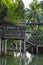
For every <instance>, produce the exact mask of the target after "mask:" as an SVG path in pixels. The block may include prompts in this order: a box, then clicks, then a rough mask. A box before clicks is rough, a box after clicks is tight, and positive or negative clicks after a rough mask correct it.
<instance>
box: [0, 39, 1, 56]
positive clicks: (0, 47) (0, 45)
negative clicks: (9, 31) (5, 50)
mask: <svg viewBox="0 0 43 65" xmlns="http://www.w3.org/2000/svg"><path fill="white" fill-rule="evenodd" d="M0 55H1V39H0Z"/></svg>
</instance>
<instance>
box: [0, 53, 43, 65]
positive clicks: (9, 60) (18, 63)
mask: <svg viewBox="0 0 43 65" xmlns="http://www.w3.org/2000/svg"><path fill="white" fill-rule="evenodd" d="M26 54H27V55H29V56H28V58H27V55H26V56H24V55H23V56H21V57H20V56H19V54H18V56H17V57H16V56H14V54H12V55H7V56H2V57H1V56H0V65H43V55H32V54H30V53H28V52H26Z"/></svg>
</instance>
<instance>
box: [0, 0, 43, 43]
mask: <svg viewBox="0 0 43 65" xmlns="http://www.w3.org/2000/svg"><path fill="white" fill-rule="evenodd" d="M26 20H28V22H38V23H40V22H42V23H43V1H40V2H38V1H33V2H32V3H31V4H30V8H26V9H25V8H24V3H23V1H22V0H15V2H14V0H0V23H13V24H17V23H19V22H26ZM27 29H28V30H30V29H31V32H32V34H31V38H32V39H34V40H36V41H42V40H43V27H41V26H38V25H37V26H35V25H30V26H27ZM35 30H36V31H35ZM39 30H41V31H39ZM11 42H12V41H11ZM42 42H43V41H42ZM13 43H14V42H13Z"/></svg>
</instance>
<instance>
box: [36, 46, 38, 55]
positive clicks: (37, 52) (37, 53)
mask: <svg viewBox="0 0 43 65" xmlns="http://www.w3.org/2000/svg"><path fill="white" fill-rule="evenodd" d="M36 53H37V54H38V46H36Z"/></svg>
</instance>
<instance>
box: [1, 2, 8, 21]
mask: <svg viewBox="0 0 43 65" xmlns="http://www.w3.org/2000/svg"><path fill="white" fill-rule="evenodd" d="M6 15H7V6H6V5H5V4H4V3H3V2H0V22H3V21H4V19H5V17H6Z"/></svg>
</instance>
